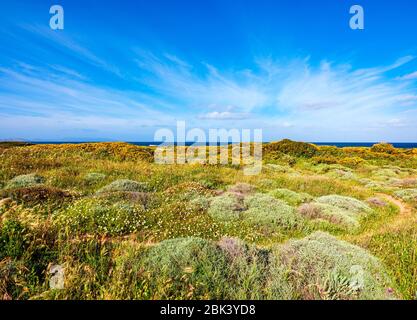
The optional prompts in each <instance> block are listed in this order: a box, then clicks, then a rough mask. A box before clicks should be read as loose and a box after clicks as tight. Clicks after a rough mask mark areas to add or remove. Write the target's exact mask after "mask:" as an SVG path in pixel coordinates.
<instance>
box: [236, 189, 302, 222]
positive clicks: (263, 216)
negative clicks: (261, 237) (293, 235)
mask: <svg viewBox="0 0 417 320" xmlns="http://www.w3.org/2000/svg"><path fill="white" fill-rule="evenodd" d="M244 203H245V206H246V207H247V210H246V211H245V212H244V213H243V217H244V219H246V220H247V221H249V222H250V223H253V224H258V225H266V226H272V227H273V226H280V227H283V228H285V229H291V228H295V227H297V226H298V225H300V224H301V222H302V221H301V217H300V216H299V215H298V213H297V212H296V210H295V209H294V208H293V207H290V206H289V205H288V204H287V203H286V202H284V201H281V200H278V199H275V198H273V197H271V196H270V195H266V194H262V193H257V194H255V195H252V196H248V197H247V198H246V199H245V201H244Z"/></svg>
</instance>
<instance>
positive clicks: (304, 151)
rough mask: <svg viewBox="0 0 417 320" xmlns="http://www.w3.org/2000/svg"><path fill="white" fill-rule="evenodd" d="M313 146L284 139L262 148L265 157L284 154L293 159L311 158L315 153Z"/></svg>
mask: <svg viewBox="0 0 417 320" xmlns="http://www.w3.org/2000/svg"><path fill="white" fill-rule="evenodd" d="M317 151H318V149H317V147H316V146H315V145H313V144H310V143H305V142H295V141H291V140H288V139H284V140H282V141H279V142H271V143H268V144H266V145H265V146H264V153H265V155H266V156H268V155H269V154H274V153H285V154H288V155H290V156H294V157H303V158H311V157H313V156H314V155H315V154H316V153H317Z"/></svg>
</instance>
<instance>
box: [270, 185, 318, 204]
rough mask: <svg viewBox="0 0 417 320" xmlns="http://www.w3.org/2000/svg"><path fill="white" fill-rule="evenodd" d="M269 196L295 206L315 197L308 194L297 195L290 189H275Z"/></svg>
mask: <svg viewBox="0 0 417 320" xmlns="http://www.w3.org/2000/svg"><path fill="white" fill-rule="evenodd" d="M269 194H270V195H271V196H273V197H275V198H278V199H281V200H284V201H285V202H287V203H288V204H290V205H294V206H295V205H299V204H301V203H304V202H308V201H311V200H313V197H312V196H310V195H309V194H307V193H297V192H295V191H292V190H288V189H274V190H272V191H270V192H269Z"/></svg>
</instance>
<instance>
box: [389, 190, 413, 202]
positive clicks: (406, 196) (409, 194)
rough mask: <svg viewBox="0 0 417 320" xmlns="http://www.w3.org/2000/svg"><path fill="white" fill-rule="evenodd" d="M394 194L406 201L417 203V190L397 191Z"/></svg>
mask: <svg viewBox="0 0 417 320" xmlns="http://www.w3.org/2000/svg"><path fill="white" fill-rule="evenodd" d="M394 194H395V195H396V196H397V197H399V198H401V199H403V200H405V201H417V189H404V190H399V191H395V192H394Z"/></svg>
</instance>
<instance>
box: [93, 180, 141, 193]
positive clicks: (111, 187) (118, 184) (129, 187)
mask: <svg viewBox="0 0 417 320" xmlns="http://www.w3.org/2000/svg"><path fill="white" fill-rule="evenodd" d="M145 191H148V185H147V184H146V183H145V182H137V181H133V180H127V179H120V180H116V181H113V182H112V183H110V184H108V185H107V186H105V187H103V188H101V189H100V190H98V191H97V193H105V192H145Z"/></svg>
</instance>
